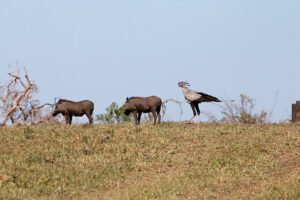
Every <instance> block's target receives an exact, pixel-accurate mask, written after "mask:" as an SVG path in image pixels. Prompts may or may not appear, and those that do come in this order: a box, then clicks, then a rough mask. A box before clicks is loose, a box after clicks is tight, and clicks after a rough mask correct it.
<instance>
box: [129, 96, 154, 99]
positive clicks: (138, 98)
mask: <svg viewBox="0 0 300 200" xmlns="http://www.w3.org/2000/svg"><path fill="white" fill-rule="evenodd" d="M150 97H155V96H150ZM150 97H130V98H129V100H131V99H147V98H150Z"/></svg>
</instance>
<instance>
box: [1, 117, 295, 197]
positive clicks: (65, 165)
mask: <svg viewBox="0 0 300 200" xmlns="http://www.w3.org/2000/svg"><path fill="white" fill-rule="evenodd" d="M0 152H1V154H0V199H299V198H300V125H299V124H262V125H249V124H221V123H201V125H200V126H199V127H197V126H196V125H190V126H184V124H183V123H171V122H165V123H162V124H161V125H157V126H153V125H152V124H150V123H142V124H141V125H140V126H135V125H133V124H132V123H118V124H101V125H91V126H90V125H72V126H65V125H37V126H16V127H1V128H0Z"/></svg>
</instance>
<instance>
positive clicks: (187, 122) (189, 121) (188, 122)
mask: <svg viewBox="0 0 300 200" xmlns="http://www.w3.org/2000/svg"><path fill="white" fill-rule="evenodd" d="M195 117H196V115H194V116H193V117H192V118H191V119H190V120H188V121H186V122H185V123H186V124H190V123H191V121H192V120H193V119H194V118H195Z"/></svg>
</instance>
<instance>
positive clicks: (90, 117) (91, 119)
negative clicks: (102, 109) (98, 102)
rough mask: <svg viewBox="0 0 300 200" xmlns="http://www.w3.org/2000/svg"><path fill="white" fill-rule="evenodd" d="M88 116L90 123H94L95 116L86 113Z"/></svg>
mask: <svg viewBox="0 0 300 200" xmlns="http://www.w3.org/2000/svg"><path fill="white" fill-rule="evenodd" d="M86 116H87V118H88V119H89V122H90V124H93V118H92V116H91V114H90V113H86Z"/></svg>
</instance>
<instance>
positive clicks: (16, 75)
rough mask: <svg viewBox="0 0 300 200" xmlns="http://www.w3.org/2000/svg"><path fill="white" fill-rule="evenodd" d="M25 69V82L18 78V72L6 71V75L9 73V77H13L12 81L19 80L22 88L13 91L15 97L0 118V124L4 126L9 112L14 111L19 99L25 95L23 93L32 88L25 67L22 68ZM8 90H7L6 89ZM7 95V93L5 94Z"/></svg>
mask: <svg viewBox="0 0 300 200" xmlns="http://www.w3.org/2000/svg"><path fill="white" fill-rule="evenodd" d="M24 71H25V78H26V80H27V84H25V83H24V82H23V80H22V79H21V78H20V76H19V75H18V74H13V73H8V75H10V76H11V77H13V78H14V82H15V83H17V81H19V82H20V84H21V85H22V86H23V88H24V90H23V91H20V92H16V93H15V97H16V98H15V99H14V100H13V104H12V106H11V107H10V108H9V109H8V111H7V112H6V114H5V116H4V119H3V120H2V122H1V123H0V126H4V125H5V124H6V122H7V120H8V119H9V118H10V117H11V114H12V113H13V112H15V111H16V110H17V109H18V107H19V104H20V102H21V100H22V99H23V98H24V97H25V95H26V94H27V93H28V91H29V90H30V89H31V88H32V86H33V84H32V83H31V81H30V79H29V76H28V74H27V71H26V69H25V68H24ZM8 92H9V91H8ZM7 95H9V94H7Z"/></svg>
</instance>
